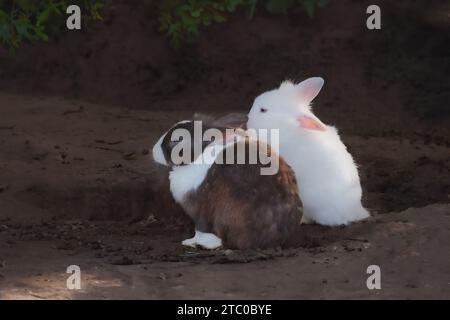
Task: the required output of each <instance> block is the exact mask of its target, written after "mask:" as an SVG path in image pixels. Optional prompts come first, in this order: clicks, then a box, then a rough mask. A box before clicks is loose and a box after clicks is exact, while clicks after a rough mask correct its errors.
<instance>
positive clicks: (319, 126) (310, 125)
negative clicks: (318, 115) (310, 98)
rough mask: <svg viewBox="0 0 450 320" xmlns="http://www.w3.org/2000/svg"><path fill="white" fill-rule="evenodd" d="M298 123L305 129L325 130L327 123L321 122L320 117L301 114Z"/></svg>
mask: <svg viewBox="0 0 450 320" xmlns="http://www.w3.org/2000/svg"><path fill="white" fill-rule="evenodd" d="M297 121H298V123H299V124H300V126H301V127H302V128H304V129H308V130H317V131H325V130H326V127H325V125H324V124H323V123H322V122H320V120H319V119H315V118H312V117H308V116H300V117H298V118H297Z"/></svg>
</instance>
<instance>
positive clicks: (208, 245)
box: [181, 230, 222, 250]
mask: <svg viewBox="0 0 450 320" xmlns="http://www.w3.org/2000/svg"><path fill="white" fill-rule="evenodd" d="M181 244H182V245H183V246H186V247H192V248H195V247H197V246H200V247H202V248H204V249H208V250H213V249H217V248H220V247H221V246H222V239H220V238H219V237H217V236H216V235H215V234H213V233H205V232H201V231H197V230H195V236H194V237H192V238H190V239H186V240H184V241H183V242H181Z"/></svg>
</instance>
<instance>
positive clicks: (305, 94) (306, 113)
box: [247, 77, 369, 226]
mask: <svg viewBox="0 0 450 320" xmlns="http://www.w3.org/2000/svg"><path fill="white" fill-rule="evenodd" d="M323 83H324V80H323V79H322V78H318V77H317V78H309V79H307V80H305V81H303V82H301V83H299V84H294V83H292V82H290V81H285V82H283V83H282V84H281V85H280V87H279V88H278V89H274V90H271V91H267V92H265V93H263V94H261V95H259V96H258V97H257V98H256V99H255V101H254V103H253V106H252V108H251V110H250V113H249V116H248V122H247V127H248V128H249V129H251V128H253V129H279V130H280V132H279V135H280V138H279V150H280V155H281V156H282V157H283V158H284V159H285V160H286V162H287V163H288V164H289V165H290V166H291V167H292V169H293V170H294V171H295V175H296V178H297V181H298V188H299V195H300V199H301V200H302V202H303V220H302V222H303V223H309V222H312V221H314V222H316V223H319V224H322V225H328V226H336V225H347V224H349V223H351V222H353V221H358V220H362V219H364V218H367V217H368V216H369V213H368V211H367V210H366V209H365V208H364V207H363V206H362V204H361V194H362V191H361V184H360V181H359V176H358V170H357V167H356V164H355V162H354V161H353V158H352V156H351V155H350V153H349V152H348V151H347V148H346V147H345V145H344V144H343V143H342V141H341V139H340V138H339V135H338V132H337V130H336V128H335V127H332V126H327V125H325V124H323V123H322V122H321V121H320V120H319V119H318V118H317V117H316V116H315V115H314V114H313V112H312V111H311V107H310V103H311V101H312V100H313V99H314V98H315V97H316V96H317V94H318V93H319V91H320V89H321V88H322V86H323ZM267 142H268V143H269V144H270V141H267Z"/></svg>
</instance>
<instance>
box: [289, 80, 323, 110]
mask: <svg viewBox="0 0 450 320" xmlns="http://www.w3.org/2000/svg"><path fill="white" fill-rule="evenodd" d="M324 82H325V81H324V80H323V78H321V77H314V78H309V79H306V80H304V81H302V82H300V83H299V84H297V85H296V90H297V95H298V97H299V99H300V101H301V103H302V104H305V105H308V104H310V102H311V101H313V99H314V98H315V97H316V96H317V95H318V94H319V92H320V89H322V87H323V84H324Z"/></svg>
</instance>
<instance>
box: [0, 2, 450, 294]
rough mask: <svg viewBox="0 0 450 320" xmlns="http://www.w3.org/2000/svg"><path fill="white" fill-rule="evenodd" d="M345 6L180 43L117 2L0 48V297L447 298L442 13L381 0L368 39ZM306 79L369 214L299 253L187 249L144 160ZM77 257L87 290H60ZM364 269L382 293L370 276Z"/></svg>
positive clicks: (183, 223) (300, 245)
mask: <svg viewBox="0 0 450 320" xmlns="http://www.w3.org/2000/svg"><path fill="white" fill-rule="evenodd" d="M342 2H343V3H345V4H347V6H345V5H339V4H337V3H336V2H333V3H332V4H330V5H329V6H327V7H326V8H325V9H323V10H322V11H320V12H319V13H318V14H317V16H316V17H315V18H314V19H313V20H308V19H307V18H306V17H305V15H304V13H302V12H293V13H291V14H290V15H288V16H287V17H281V18H280V17H273V16H267V15H265V14H264V13H262V12H261V13H260V14H258V15H257V16H256V17H255V19H254V20H251V21H248V20H246V19H243V18H233V19H232V20H231V21H230V22H228V23H226V24H225V25H221V26H215V27H213V28H212V29H210V30H207V31H205V32H204V34H203V36H202V38H201V39H200V40H199V42H197V43H195V44H192V45H189V46H186V47H184V48H183V50H182V51H180V52H174V51H173V50H172V49H170V47H169V46H168V44H167V42H166V40H165V38H164V37H163V36H161V35H159V34H157V33H156V32H155V31H154V29H155V28H153V27H152V26H148V25H146V24H145V23H144V21H146V19H147V18H146V16H145V14H146V12H147V11H148V10H146V8H143V7H141V5H140V4H133V5H130V4H126V2H124V1H112V3H113V4H114V5H113V6H112V7H110V8H109V9H108V10H107V11H106V12H105V13H104V14H105V20H104V23H103V24H94V25H90V27H89V28H88V30H85V31H83V32H81V33H75V34H67V35H65V36H61V38H60V39H57V41H54V42H52V43H49V44H43V45H39V46H36V47H25V48H24V49H23V50H20V51H19V52H18V54H17V56H16V57H14V58H12V57H8V56H7V55H6V54H5V53H4V52H0V66H1V68H0V109H1V116H0V299H17V298H23V299H84V298H89V299H94V298H100V299H111V298H137V299H146V298H161V299H163V298H187V299H191V298H199V299H203V298H230V299H233V298H235V299H236V298H255V299H259V298H261V299H270V298H288V299H298V298H328V299H330V298H354V299H356V298H369V299H377V298H389V299H397V298H408V299H414V298H427V299H428V298H438V299H449V298H450V256H449V254H448V252H450V138H449V133H450V106H449V103H450V102H449V101H450V96H449V93H450V77H449V76H448V75H449V74H450V59H449V57H450V21H449V20H448V19H447V18H446V13H449V12H450V9H449V7H448V5H447V3H446V2H444V1H429V2H428V4H427V6H426V7H424V6H423V5H421V4H419V3H418V2H414V3H413V4H411V2H408V1H396V2H388V1H380V5H381V7H382V8H383V29H382V31H380V32H378V33H377V32H375V33H373V32H369V31H367V29H365V26H364V23H365V20H364V19H365V8H366V7H367V5H366V3H365V2H364V1H361V2H356V1H342ZM130 17H133V19H130ZM242 30H245V31H246V32H242ZM130 35H132V36H130ZM312 75H321V76H323V77H324V78H325V79H326V84H325V87H324V90H323V92H322V93H321V95H320V96H319V97H318V99H317V102H316V103H315V105H314V107H315V111H316V112H317V114H318V115H319V116H320V117H321V118H322V119H323V120H324V122H326V123H330V124H335V125H336V126H337V127H338V128H339V129H340V132H341V135H342V137H343V141H344V142H345V144H346V145H347V146H348V148H349V150H350V151H351V153H352V154H353V156H354V157H355V159H356V161H357V163H358V165H359V167H360V175H361V181H362V186H363V189H364V197H363V202H364V205H365V206H366V207H367V208H368V209H370V211H371V213H372V217H371V218H370V219H369V220H368V221H365V222H362V223H358V224H354V225H352V226H350V227H346V228H344V227H340V228H326V227H321V226H316V225H312V226H304V228H303V233H302V234H301V235H299V238H298V242H297V243H296V245H295V246H294V247H293V248H290V249H283V250H281V249H278V248H277V249H273V250H262V251H230V250H218V251H213V252H209V251H202V250H192V249H189V250H188V249H185V248H183V247H182V246H181V245H180V242H181V241H182V240H183V239H185V238H187V237H189V236H191V234H192V232H193V226H192V224H191V222H190V221H189V220H188V219H187V218H186V217H185V216H184V214H183V212H182V210H181V209H180V208H179V207H178V206H177V205H176V204H175V203H174V202H173V200H172V199H171V196H170V194H169V192H168V182H167V174H168V171H167V169H166V168H163V167H160V166H158V165H156V164H154V163H153V162H152V159H151V155H150V154H149V150H150V148H151V146H152V144H153V143H154V142H155V141H156V138H157V137H159V135H160V134H161V132H163V131H164V130H165V129H167V127H168V126H170V125H171V124H173V123H174V122H176V121H179V120H182V119H189V118H192V117H193V114H194V113H196V112H205V113H209V114H213V115H215V116H217V115H223V114H228V113H230V112H235V111H237V112H246V111H247V110H248V108H249V106H250V104H251V101H252V99H253V97H254V96H255V95H257V94H258V93H260V92H261V91H264V90H267V89H270V88H273V87H274V86H276V85H277V84H278V83H279V82H280V81H281V80H283V79H285V78H293V79H303V78H305V77H307V76H312ZM72 264H75V265H79V266H80V267H81V271H82V289H81V290H75V291H71V290H67V288H66V279H67V277H68V276H69V275H68V274H67V273H66V272H65V271H66V268H67V266H69V265H72ZM372 264H375V265H379V266H380V268H381V272H382V289H381V290H372V291H371V290H368V289H367V287H366V279H367V277H368V275H367V274H366V269H367V267H368V266H369V265H372Z"/></svg>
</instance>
